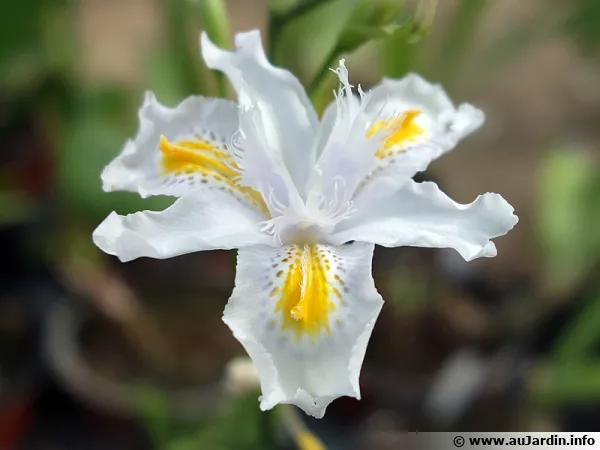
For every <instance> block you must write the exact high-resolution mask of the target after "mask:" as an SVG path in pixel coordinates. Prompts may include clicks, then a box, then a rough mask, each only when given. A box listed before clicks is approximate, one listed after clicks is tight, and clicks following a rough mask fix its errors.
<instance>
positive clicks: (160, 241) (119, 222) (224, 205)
mask: <svg viewBox="0 0 600 450" xmlns="http://www.w3.org/2000/svg"><path fill="white" fill-rule="evenodd" d="M263 218H264V217H263V216H262V215H261V214H260V213H259V212H257V211H256V210H254V209H252V208H251V207H249V206H247V205H244V204H242V203H241V202H240V201H238V200H236V199H235V198H233V197H232V196H231V195H228V194H227V193H225V192H223V191H200V192H196V193H192V194H188V195H186V196H183V197H181V198H179V199H177V200H176V201H175V203H174V204H173V205H171V206H170V207H169V208H167V209H166V210H164V211H160V212H155V211H142V212H137V213H134V214H129V215H127V216H120V215H118V214H117V213H115V212H113V213H112V214H110V215H109V216H108V217H107V218H106V219H105V220H104V222H102V223H101V224H100V225H99V226H98V228H96V230H95V231H94V233H93V240H94V243H95V244H96V245H97V246H98V247H99V248H100V249H101V250H103V251H105V252H106V253H108V254H110V255H115V256H117V257H118V258H119V259H120V260H121V261H122V262H127V261H131V260H133V259H136V258H139V257H142V256H147V257H150V258H159V259H163V258H170V257H173V256H178V255H182V254H185V253H192V252H196V251H201V250H215V249H231V248H239V247H245V246H252V245H257V244H266V245H273V244H274V241H273V238H272V237H270V236H268V235H266V234H264V233H262V232H261V231H260V225H259V222H260V221H261V220H262V219H263Z"/></svg>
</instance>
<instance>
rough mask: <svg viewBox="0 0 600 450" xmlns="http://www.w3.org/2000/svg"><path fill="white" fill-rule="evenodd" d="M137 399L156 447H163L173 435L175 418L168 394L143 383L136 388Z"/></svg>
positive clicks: (143, 420)
mask: <svg viewBox="0 0 600 450" xmlns="http://www.w3.org/2000/svg"><path fill="white" fill-rule="evenodd" d="M135 399H136V404H137V408H138V412H139V415H140V419H141V420H142V423H143V424H144V426H145V428H146V431H147V433H148V435H149V436H150V439H151V440H152V442H153V444H154V448H162V447H163V446H164V445H166V444H167V443H168V442H169V441H170V440H171V439H172V437H173V436H172V435H171V433H172V423H173V419H172V416H171V407H170V404H169V400H168V398H167V396H166V395H165V394H164V393H163V392H161V391H160V390H158V389H157V388H155V387H153V386H151V385H141V386H138V387H137V388H136V392H135Z"/></svg>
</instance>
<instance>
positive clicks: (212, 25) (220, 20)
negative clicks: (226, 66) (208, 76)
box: [188, 0, 231, 97]
mask: <svg viewBox="0 0 600 450" xmlns="http://www.w3.org/2000/svg"><path fill="white" fill-rule="evenodd" d="M188 1H191V2H192V3H194V4H196V5H197V6H198V7H199V8H200V15H201V22H202V26H203V27H204V29H205V30H206V32H207V33H208V35H209V36H210V38H211V39H212V40H213V41H214V43H215V44H217V45H218V46H219V47H222V48H229V46H230V44H231V42H230V27H229V17H228V13H227V6H226V5H225V2H224V1H223V0H188ZM215 75H216V77H217V89H218V92H219V96H220V97H226V96H227V80H226V78H225V75H224V74H223V73H221V72H217V73H215Z"/></svg>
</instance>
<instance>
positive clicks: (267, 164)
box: [232, 106, 303, 217]
mask: <svg viewBox="0 0 600 450" xmlns="http://www.w3.org/2000/svg"><path fill="white" fill-rule="evenodd" d="M232 146H233V148H234V150H233V151H234V158H235V162H236V165H237V166H238V167H239V168H240V177H239V180H238V183H239V184H240V185H241V186H247V187H250V188H251V189H253V190H255V191H256V192H258V193H260V194H261V196H262V198H263V199H264V201H265V204H266V207H267V208H268V209H269V212H270V214H271V217H275V216H277V215H279V214H281V213H282V212H283V210H284V209H286V208H288V207H289V208H293V209H298V208H301V207H302V205H303V201H302V198H301V197H300V194H299V192H298V190H297V189H296V186H295V184H294V182H293V180H292V178H291V176H290V173H289V172H288V170H287V168H286V167H285V164H284V162H283V160H282V158H281V155H280V154H278V153H277V152H276V150H275V149H273V148H272V147H271V146H270V144H269V142H268V141H267V139H266V138H265V123H264V114H263V113H262V112H261V111H260V109H259V108H257V107H256V106H251V107H248V108H246V107H244V106H243V107H241V108H240V130H239V133H237V134H236V136H235V139H234V141H233V142H232Z"/></svg>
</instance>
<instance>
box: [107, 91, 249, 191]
mask: <svg viewBox="0 0 600 450" xmlns="http://www.w3.org/2000/svg"><path fill="white" fill-rule="evenodd" d="M139 121H140V124H139V131H138V134H137V136H136V137H135V139H133V140H130V141H128V142H127V143H126V144H125V147H124V148H123V150H122V152H121V154H120V155H119V156H117V157H116V158H115V159H114V160H113V161H112V162H111V163H110V164H109V165H108V166H107V167H106V168H105V169H104V171H103V172H102V182H103V187H104V190H105V191H114V190H126V191H133V192H139V193H140V194H141V195H142V197H147V196H149V195H173V196H177V197H179V196H181V195H182V194H184V193H185V192H188V191H190V190H191V189H198V188H204V187H205V186H202V184H205V183H206V181H210V184H211V185H214V184H215V179H214V178H213V177H207V178H206V181H205V182H204V183H200V181H201V180H202V179H203V178H204V177H203V176H202V174H200V173H198V172H196V173H186V174H177V173H174V172H169V171H167V170H165V167H164V166H163V164H162V162H163V158H164V155H163V153H162V152H161V151H160V149H159V143H160V138H161V136H164V137H166V138H167V139H168V140H169V141H170V142H176V141H178V140H184V139H185V140H194V141H202V142H204V143H205V144H207V145H208V146H212V147H213V148H214V149H215V151H218V152H222V153H227V151H228V150H227V144H228V143H229V140H230V139H231V137H232V135H233V134H234V133H235V132H236V131H237V129H238V110H237V106H236V105H235V103H234V102H231V101H227V100H220V99H209V98H203V97H189V98H187V99H186V100H184V101H183V102H181V103H180V104H179V105H177V106H176V107H175V108H167V107H165V106H163V105H161V104H160V103H159V102H158V101H157V100H156V97H155V96H154V95H153V94H152V93H150V92H148V93H147V94H146V96H145V98H144V103H143V105H142V107H141V108H140V111H139ZM217 184H218V183H217Z"/></svg>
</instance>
